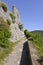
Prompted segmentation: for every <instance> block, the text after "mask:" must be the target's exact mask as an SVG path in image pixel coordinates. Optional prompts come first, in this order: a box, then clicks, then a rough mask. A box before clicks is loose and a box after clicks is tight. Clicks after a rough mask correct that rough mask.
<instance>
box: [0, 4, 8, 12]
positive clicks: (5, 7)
mask: <svg viewBox="0 0 43 65" xmlns="http://www.w3.org/2000/svg"><path fill="white" fill-rule="evenodd" d="M1 7H2V8H3V10H4V11H5V12H7V10H8V8H7V6H6V4H5V3H2V4H1Z"/></svg>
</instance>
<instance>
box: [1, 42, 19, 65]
mask: <svg viewBox="0 0 43 65" xmlns="http://www.w3.org/2000/svg"><path fill="white" fill-rule="evenodd" d="M17 44H18V41H16V42H14V43H11V44H10V45H9V48H2V50H1V51H0V64H1V65H2V64H3V65H4V63H3V60H4V59H5V58H6V57H7V56H8V55H9V54H10V53H11V52H12V51H13V50H14V49H13V47H14V48H15V46H16V45H17Z"/></svg>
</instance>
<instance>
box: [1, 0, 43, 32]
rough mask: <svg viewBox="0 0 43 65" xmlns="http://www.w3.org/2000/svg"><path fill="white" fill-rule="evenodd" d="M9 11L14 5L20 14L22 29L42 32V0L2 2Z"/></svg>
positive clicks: (4, 0)
mask: <svg viewBox="0 0 43 65" xmlns="http://www.w3.org/2000/svg"><path fill="white" fill-rule="evenodd" d="M2 1H3V2H6V3H7V5H8V7H9V10H12V5H15V6H16V7H17V9H18V10H19V12H20V15H21V22H22V23H23V25H24V29H28V30H29V31H33V30H43V0H2Z"/></svg>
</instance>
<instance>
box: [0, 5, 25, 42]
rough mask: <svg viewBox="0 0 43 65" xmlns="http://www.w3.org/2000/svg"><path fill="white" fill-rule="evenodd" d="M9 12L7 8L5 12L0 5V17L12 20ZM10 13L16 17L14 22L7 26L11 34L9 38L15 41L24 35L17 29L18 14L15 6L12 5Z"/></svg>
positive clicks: (18, 22)
mask: <svg viewBox="0 0 43 65" xmlns="http://www.w3.org/2000/svg"><path fill="white" fill-rule="evenodd" d="M9 13H10V12H9V10H8V11H7V12H4V10H3V9H2V7H0V17H2V18H3V19H4V20H5V21H6V20H7V19H10V20H11V21H12V19H11V17H10V15H9ZM12 13H13V14H14V16H15V17H16V19H15V23H11V25H10V26H9V27H10V31H11V34H12V35H11V38H10V40H11V41H12V42H15V41H17V40H20V39H21V38H22V37H24V33H23V31H21V30H20V29H19V26H18V24H20V15H19V12H18V10H17V9H16V7H15V6H13V7H12Z"/></svg>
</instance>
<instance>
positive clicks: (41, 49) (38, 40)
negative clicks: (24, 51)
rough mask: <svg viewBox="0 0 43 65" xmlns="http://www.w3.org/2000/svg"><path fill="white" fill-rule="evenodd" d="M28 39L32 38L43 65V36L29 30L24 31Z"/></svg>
mask: <svg viewBox="0 0 43 65" xmlns="http://www.w3.org/2000/svg"><path fill="white" fill-rule="evenodd" d="M24 33H25V35H26V37H27V39H28V38H30V37H31V39H30V41H32V42H33V45H34V47H35V48H36V49H37V51H38V53H39V57H40V59H41V62H40V64H41V65H43V36H42V35H41V34H40V33H30V32H28V30H25V31H24Z"/></svg>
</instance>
